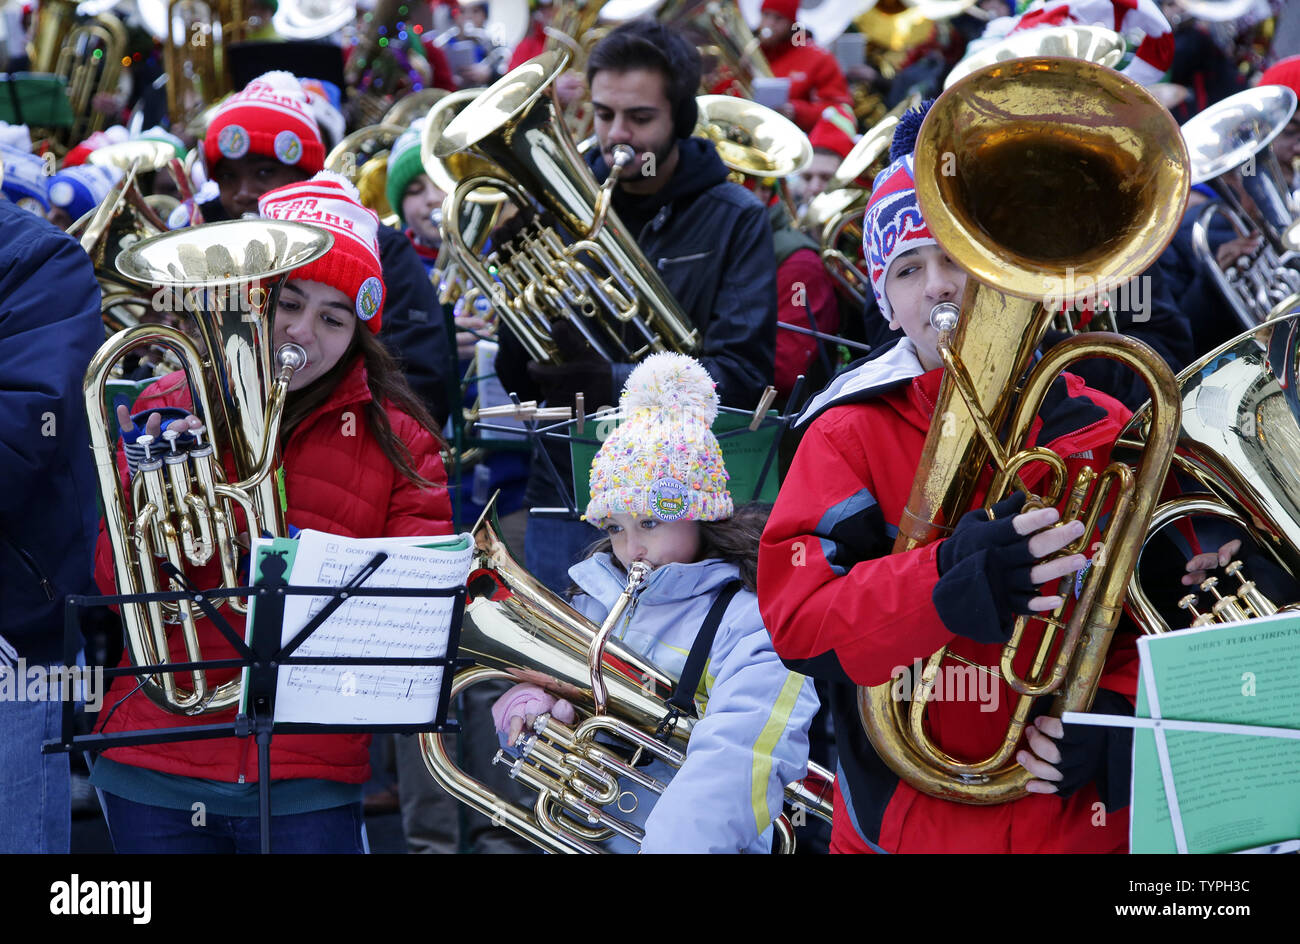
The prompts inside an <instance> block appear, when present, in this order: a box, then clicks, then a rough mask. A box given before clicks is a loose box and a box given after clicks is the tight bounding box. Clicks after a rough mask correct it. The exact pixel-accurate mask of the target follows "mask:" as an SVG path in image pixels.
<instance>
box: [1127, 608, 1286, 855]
mask: <svg viewBox="0 0 1300 944" xmlns="http://www.w3.org/2000/svg"><path fill="white" fill-rule="evenodd" d="M1138 647H1139V652H1140V653H1141V656H1142V664H1143V667H1142V675H1141V677H1140V678H1139V680H1138V703H1137V712H1136V714H1137V717H1139V718H1153V717H1158V718H1161V719H1178V720H1182V721H1199V722H1218V723H1223V724H1234V725H1245V726H1252V727H1257V728H1269V729H1272V732H1271V733H1272V735H1273V736H1260V734H1262V733H1263V732H1259V733H1257V734H1247V733H1245V732H1238V733H1209V732H1204V731H1180V730H1169V729H1167V728H1163V729H1160V730H1158V731H1157V730H1153V729H1152V728H1149V727H1147V728H1142V727H1139V728H1137V730H1136V731H1135V732H1134V753H1133V807H1132V824H1131V827H1130V835H1131V848H1132V851H1133V852H1134V853H1139V852H1155V853H1162V852H1163V853H1168V852H1177V851H1179V847H1178V841H1177V838H1176V832H1175V814H1174V812H1173V811H1171V808H1170V803H1169V801H1168V797H1167V795H1166V791H1165V776H1166V771H1165V770H1164V769H1163V768H1162V763H1161V755H1162V753H1165V754H1166V755H1167V758H1168V770H1167V774H1168V776H1169V777H1170V778H1171V780H1172V783H1173V793H1174V796H1175V798H1176V813H1177V817H1178V820H1179V821H1180V822H1181V826H1182V833H1183V836H1184V837H1185V846H1186V851H1188V852H1205V853H1216V852H1237V851H1240V850H1243V849H1254V848H1258V847H1261V846H1267V845H1269V844H1272V843H1279V842H1285V841H1287V840H1291V839H1295V838H1297V837H1300V616H1295V615H1290V614H1281V615H1278V616H1275V617H1270V618H1267V619H1258V620H1251V621H1248V622H1244V623H1229V624H1225V625H1218V626H1212V627H1206V628H1202V629H1191V630H1183V631H1180V632H1175V633H1168V634H1162V635H1156V636H1145V637H1142V638H1141V639H1140V640H1139V641H1138ZM1153 694H1154V698H1153V697H1152V696H1153ZM1153 704H1154V705H1157V706H1158V709H1159V710H1158V711H1157V712H1153V711H1152V706H1153ZM1277 729H1284V730H1282V731H1279V730H1277ZM1288 732H1289V734H1290V735H1291V736H1288ZM1162 739H1163V744H1164V748H1165V750H1164V751H1162V749H1161V744H1160V741H1161V740H1162Z"/></svg>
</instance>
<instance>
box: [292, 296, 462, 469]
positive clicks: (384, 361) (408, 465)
mask: <svg viewBox="0 0 1300 944" xmlns="http://www.w3.org/2000/svg"><path fill="white" fill-rule="evenodd" d="M357 357H360V358H361V359H362V361H363V362H364V364H365V368H366V383H367V385H368V386H369V387H370V396H371V398H372V399H371V400H370V402H368V403H367V404H366V408H365V416H366V426H367V427H369V429H370V433H371V435H372V436H374V437H375V441H376V442H378V443H379V448H380V449H382V450H383V452H384V455H385V456H387V457H388V461H389V462H391V463H392V464H393V466H394V468H396V469H397V471H398V472H400V473H401V474H402V475H404V476H405V477H406V478H408V479H410V480H411V481H412V482H414V483H415V484H416V485H422V486H434V485H436V484H437V483H435V482H430V481H429V480H428V479H426V478H424V477H423V476H422V475H420V473H418V472H416V471H415V465H414V462H415V457H414V456H412V455H411V450H410V449H409V448H408V447H407V445H406V443H404V442H403V441H402V440H401V438H400V437H399V436H397V435H396V434H394V432H393V425H392V423H391V422H389V419H388V411H387V407H388V406H390V405H391V406H394V407H396V408H397V409H399V410H401V411H402V412H403V413H405V414H406V415H407V416H409V417H411V419H413V420H415V421H416V422H417V423H419V424H420V425H421V426H423V427H424V428H425V429H427V430H428V431H429V433H430V434H431V435H432V436H433V440H434V443H435V444H436V445H437V446H438V447H439V448H441V447H442V444H443V443H442V437H441V436H439V435H438V424H437V422H436V421H435V420H434V418H433V417H432V416H431V415H430V414H429V410H428V407H426V406H425V405H424V403H423V402H422V401H421V400H420V398H419V397H418V396H417V395H416V393H415V391H414V390H412V389H411V385H410V384H408V383H407V382H406V377H404V376H403V375H402V371H401V369H400V368H399V367H398V366H397V361H396V359H394V357H393V355H392V354H390V353H389V352H388V348H386V347H384V343H383V342H382V341H380V340H379V338H377V337H376V336H375V335H374V334H372V333H371V331H370V329H369V328H367V327H366V326H365V325H364V324H363V323H362V322H360V321H358V322H357V323H356V330H355V331H354V332H353V335H352V343H351V344H349V345H348V349H347V350H346V351H345V352H344V353H343V356H342V357H340V358H339V360H338V363H337V364H335V365H334V366H333V367H331V368H330V369H329V370H328V371H326V372H325V373H324V374H322V375H321V376H320V377H318V378H316V380H315V381H313V382H312V383H311V384H309V385H308V386H306V387H303V388H302V389H301V390H297V391H294V392H293V393H291V394H289V396H288V397H287V398H286V399H285V408H284V419H283V421H282V423H281V427H280V430H281V436H282V437H284V438H288V436H289V433H290V432H292V430H293V428H294V427H295V426H297V425H298V424H299V423H301V422H302V421H303V420H305V419H306V418H307V417H308V416H310V415H311V414H312V413H313V412H314V411H315V410H316V409H317V408H318V407H320V405H321V404H322V403H324V402H325V401H326V400H328V399H329V397H330V395H331V394H332V393H333V392H334V388H335V387H336V386H338V384H339V381H341V380H342V379H343V378H344V377H345V376H347V374H348V372H349V371H350V370H352V368H353V365H354V364H355V362H356V359H357Z"/></svg>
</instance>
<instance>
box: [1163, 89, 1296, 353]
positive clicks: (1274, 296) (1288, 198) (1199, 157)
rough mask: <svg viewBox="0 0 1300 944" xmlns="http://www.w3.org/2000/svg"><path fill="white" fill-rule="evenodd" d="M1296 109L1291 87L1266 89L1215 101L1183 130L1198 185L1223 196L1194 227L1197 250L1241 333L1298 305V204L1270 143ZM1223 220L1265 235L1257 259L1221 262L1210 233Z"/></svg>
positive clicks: (1243, 230) (1241, 230)
mask: <svg viewBox="0 0 1300 944" xmlns="http://www.w3.org/2000/svg"><path fill="white" fill-rule="evenodd" d="M1295 110H1296V94H1295V92H1293V91H1292V90H1291V89H1289V88H1287V87H1286V86H1282V85H1267V86H1260V87H1258V88H1253V89H1247V90H1246V91H1244V92H1238V93H1237V94H1236V95H1231V96H1229V97H1228V98H1225V99H1223V100H1222V101H1220V102H1216V103H1215V104H1214V105H1211V106H1210V107H1209V108H1206V109H1205V110H1204V111H1202V112H1200V113H1199V114H1197V115H1196V116H1195V117H1193V118H1192V119H1190V120H1189V121H1188V122H1187V123H1186V124H1184V125H1183V127H1182V133H1183V139H1184V140H1185V141H1186V142H1187V149H1188V152H1189V153H1190V154H1191V155H1192V181H1193V183H1209V184H1210V185H1211V186H1212V187H1213V188H1214V190H1215V192H1216V193H1217V194H1218V195H1219V200H1218V201H1214V202H1211V203H1209V204H1208V205H1206V207H1205V208H1204V209H1202V210H1201V211H1200V215H1199V216H1198V217H1197V219H1196V222H1195V223H1194V224H1193V228H1192V246H1193V248H1194V250H1195V252H1196V256H1197V258H1198V259H1199V260H1200V262H1201V265H1202V266H1204V267H1205V268H1206V269H1207V270H1208V271H1209V272H1210V274H1211V275H1212V276H1213V278H1214V281H1215V283H1216V284H1217V285H1218V287H1219V291H1220V292H1222V294H1223V298H1224V300H1225V301H1226V302H1227V303H1228V306H1229V307H1230V308H1231V309H1232V311H1233V314H1234V315H1235V316H1236V317H1237V320H1238V321H1239V322H1240V323H1241V327H1242V329H1243V330H1249V329H1250V328H1253V327H1254V326H1255V325H1257V324H1259V323H1260V322H1263V321H1267V320H1268V319H1269V318H1272V317H1274V316H1276V315H1278V314H1281V313H1283V312H1286V311H1289V310H1290V309H1291V308H1292V307H1293V306H1294V305H1295V303H1296V302H1297V301H1300V204H1297V202H1296V201H1295V200H1294V199H1293V196H1292V193H1291V189H1290V187H1289V186H1288V185H1287V183H1286V179H1285V178H1284V177H1283V175H1282V169H1281V167H1280V166H1279V165H1278V161H1277V158H1276V156H1274V154H1273V148H1272V146H1271V145H1272V142H1273V139H1274V138H1276V137H1277V136H1278V135H1279V134H1281V132H1282V129H1283V128H1285V127H1286V126H1287V123H1288V122H1289V121H1290V120H1291V117H1292V116H1293V115H1294V114H1295ZM1239 191H1240V193H1242V194H1245V195H1246V196H1248V197H1249V198H1250V200H1251V202H1252V203H1253V205H1254V209H1255V211H1256V212H1255V213H1253V214H1252V213H1249V212H1248V209H1247V207H1246V205H1245V202H1244V201H1243V200H1242V198H1241V196H1240V195H1239ZM1220 215H1221V216H1223V217H1224V218H1226V219H1227V220H1228V222H1229V223H1230V224H1231V225H1232V227H1233V229H1234V230H1235V232H1236V234H1237V235H1238V236H1249V235H1254V234H1259V235H1260V236H1262V237H1263V238H1262V240H1261V245H1260V247H1259V249H1258V250H1257V252H1256V253H1255V255H1254V257H1253V258H1250V259H1247V260H1244V261H1238V262H1234V263H1232V264H1230V265H1228V266H1227V267H1224V266H1220V265H1219V262H1218V258H1217V257H1216V254H1215V252H1214V251H1213V250H1212V249H1211V248H1210V240H1209V230H1210V226H1211V224H1212V223H1213V221H1214V218H1215V217H1216V216H1220Z"/></svg>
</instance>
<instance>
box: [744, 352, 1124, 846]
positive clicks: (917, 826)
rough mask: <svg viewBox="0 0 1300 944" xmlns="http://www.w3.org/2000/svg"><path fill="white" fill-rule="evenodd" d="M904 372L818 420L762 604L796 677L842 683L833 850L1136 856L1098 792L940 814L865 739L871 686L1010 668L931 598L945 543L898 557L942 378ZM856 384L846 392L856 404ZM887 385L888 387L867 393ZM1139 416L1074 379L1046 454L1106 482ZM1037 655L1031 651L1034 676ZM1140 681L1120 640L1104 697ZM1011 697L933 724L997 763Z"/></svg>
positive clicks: (942, 705) (1044, 416)
mask: <svg viewBox="0 0 1300 944" xmlns="http://www.w3.org/2000/svg"><path fill="white" fill-rule="evenodd" d="M895 350H896V351H897V350H898V349H897V348H896V349H895ZM891 361H892V362H893V363H894V365H897V364H899V363H900V359H899V358H891V357H890V356H886V357H881V358H879V359H878V360H877V361H872V362H868V363H867V365H866V368H864V369H860V370H859V371H858V372H856V373H857V374H858V375H859V385H858V391H857V393H856V395H853V394H845V395H842V396H840V397H838V400H839V402H844V401H845V400H850V401H853V400H857V401H860V400H861V399H862V398H864V397H865V398H868V399H867V401H866V402H852V403H851V405H834V406H831V407H830V408H829V409H826V410H825V412H824V413H822V414H821V415H820V416H819V417H818V418H816V419H815V420H814V421H813V422H812V424H811V427H810V428H809V429H808V431H807V433H806V434H805V436H804V438H803V440H802V441H801V443H800V445H799V451H798V453H797V455H796V456H795V459H794V463H793V465H792V466H791V468H790V471H789V473H788V474H787V476H786V479H785V481H786V486H785V487H784V488H782V490H781V493H780V495H779V496H778V498H777V501H776V506H775V507H774V509H773V511H772V515H771V518H770V519H769V521H768V525H767V528H766V530H765V531H764V533H763V538H762V543H761V547H760V552H759V580H758V596H759V605H760V608H761V610H762V614H763V621H764V622H765V623H766V625H767V627H768V630H769V631H770V632H771V634H772V641H773V645H774V648H775V649H776V652H777V654H778V655H779V656H780V657H781V658H782V660H783V661H785V663H786V664H787V665H788V666H789V667H790V668H791V669H794V670H795V671H799V672H803V673H805V674H808V675H813V676H816V677H821V678H824V679H827V680H829V681H830V682H832V683H833V684H832V685H831V686H830V689H831V697H830V705H831V711H832V714H833V716H834V718H835V729H836V741H837V746H838V748H839V751H840V764H841V769H840V776H839V778H838V782H837V788H838V789H837V809H836V821H835V826H834V829H833V839H832V849H833V850H835V849H840V850H850V849H852V850H861V851H866V849H867V846H866V843H865V842H864V841H863V840H864V839H866V840H870V841H871V842H873V843H875V844H876V845H878V846H879V847H881V848H883V849H884V850H886V851H891V852H894V851H898V852H1054V851H1075V852H1108V851H1114V852H1119V851H1125V850H1126V849H1127V836H1128V812H1127V810H1126V809H1125V810H1120V811H1117V812H1111V813H1107V814H1106V815H1105V817H1104V818H1105V825H1104V826H1099V825H1096V824H1095V820H1096V817H1097V814H1096V813H1095V811H1094V808H1093V804H1095V803H1096V802H1097V800H1098V796H1097V791H1096V788H1095V787H1094V786H1093V785H1092V784H1088V785H1087V786H1085V787H1083V788H1082V789H1080V790H1079V791H1078V792H1076V793H1075V794H1074V795H1073V796H1072V797H1070V798H1069V799H1066V800H1061V799H1059V798H1057V797H1054V796H1029V797H1026V798H1024V799H1021V800H1018V801H1016V802H1013V803H1007V804H1002V805H999V806H983V807H980V806H968V805H965V804H960V803H953V802H949V801H944V800H939V799H935V798H933V797H929V796H927V795H924V794H922V793H919V792H918V791H916V790H915V789H913V788H912V787H911V786H909V785H908V784H906V783H905V782H903V781H901V780H900V779H899V778H898V777H897V776H896V775H895V774H894V773H893V772H892V771H890V770H889V768H888V767H886V766H885V765H884V763H883V762H882V761H881V760H880V759H879V757H878V756H877V755H876V753H875V751H874V749H873V748H872V747H871V744H870V743H869V742H868V740H867V738H866V736H865V734H864V732H863V729H862V726H861V723H860V721H859V720H858V712H857V704H856V698H855V687H856V686H858V685H876V684H880V683H883V682H886V681H888V680H889V679H890V678H891V677H892V676H894V675H895V674H896V672H897V670H898V669H899V667H905V666H911V665H912V664H913V662H914V660H916V659H921V660H922V661H924V660H926V659H928V657H929V656H930V655H931V654H932V653H934V652H935V651H937V650H938V649H940V648H941V647H942V646H944V645H948V646H949V647H950V649H949V652H950V653H955V654H957V655H959V656H961V657H963V658H964V659H968V660H970V661H971V662H973V663H975V664H977V665H989V666H996V665H997V664H998V659H999V655H1000V651H1001V647H1000V646H992V645H986V644H979V643H975V642H973V641H971V640H969V639H965V638H964V637H960V636H955V635H953V634H952V633H950V632H949V631H948V630H947V628H946V627H945V626H944V624H943V623H942V621H941V620H940V619H939V616H938V614H937V613H936V611H935V607H934V604H933V602H932V599H931V595H932V592H933V590H934V586H935V583H936V582H937V581H938V579H939V574H938V570H937V567H936V563H935V558H936V554H937V550H938V546H939V545H938V543H935V544H931V545H929V546H927V547H924V548H920V549H918V550H915V551H911V552H908V553H905V554H891V553H890V550H891V548H892V545H893V539H894V536H895V535H896V534H897V523H898V521H899V518H900V516H901V513H902V510H903V508H904V506H905V505H906V503H907V499H908V497H909V494H910V492H911V488H912V481H913V478H914V476H915V474H916V466H917V462H918V461H919V458H920V453H921V448H922V444H923V443H924V440H925V436H926V433H927V431H928V429H929V425H930V418H931V415H932V413H933V405H934V402H935V397H936V395H937V393H938V389H939V381H940V379H941V375H942V372H941V371H938V370H935V371H930V372H929V373H926V374H922V375H921V376H912V377H910V379H909V378H908V372H907V371H906V370H893V371H891V370H890V369H889V367H890V362H891ZM873 365H874V366H873ZM873 370H874V371H875V373H874V375H872V374H871V373H870V372H871V371H873ZM854 373H855V372H850V373H849V374H847V375H841V377H840V378H839V379H837V381H836V383H835V384H834V385H833V389H837V390H839V391H841V392H845V391H852V390H853V389H854ZM873 376H874V378H876V380H873V382H874V383H875V385H874V386H872V384H871V383H861V378H862V377H868V378H870V377H873ZM832 402H835V398H832ZM816 408H817V407H814V409H816ZM821 408H825V407H824V404H822V405H821ZM1127 416H1128V413H1127V411H1126V410H1125V409H1124V407H1123V406H1121V405H1120V404H1119V403H1118V402H1117V401H1115V400H1113V399H1111V398H1110V397H1107V396H1106V395H1104V394H1101V393H1098V392H1097V391H1094V390H1090V389H1088V388H1087V387H1085V386H1084V384H1083V381H1081V380H1080V379H1079V378H1077V377H1074V376H1072V375H1068V374H1067V375H1066V376H1065V378H1064V380H1058V381H1057V383H1056V384H1055V386H1054V387H1053V394H1052V396H1050V397H1049V398H1048V400H1047V402H1046V404H1045V406H1044V409H1043V412H1042V413H1041V414H1040V419H1039V420H1037V421H1036V422H1035V426H1034V430H1033V436H1034V441H1035V442H1037V441H1038V438H1039V436H1040V435H1042V438H1043V439H1045V440H1046V442H1047V445H1049V446H1050V447H1051V448H1052V450H1053V451H1055V452H1057V453H1058V454H1060V455H1062V456H1066V457H1068V458H1067V466H1068V467H1069V469H1070V474H1071V476H1073V475H1074V473H1075V472H1077V471H1078V469H1079V467H1081V466H1083V465H1085V464H1086V465H1091V466H1093V467H1094V468H1096V469H1098V470H1100V469H1101V468H1103V467H1104V466H1105V465H1106V463H1107V462H1108V461H1109V460H1108V456H1109V449H1110V445H1111V443H1112V442H1113V440H1114V439H1115V437H1116V435H1117V433H1118V431H1119V430H1120V429H1121V428H1122V426H1123V424H1124V422H1125V421H1126V419H1127ZM1044 422H1046V423H1048V424H1049V429H1048V431H1047V432H1046V433H1044V432H1043V424H1044ZM1041 475H1042V467H1041V465H1040V466H1034V467H1031V468H1030V470H1027V472H1026V481H1027V484H1028V485H1029V487H1030V488H1034V487H1035V486H1036V485H1038V484H1039V480H1040V478H1041ZM796 485H797V487H795V486H796ZM986 485H987V473H986V482H985V486H986ZM1031 632H1032V631H1031ZM1029 648H1030V647H1025V646H1022V648H1021V656H1022V659H1023V661H1024V662H1027V661H1028V656H1029V653H1028V652H1027V651H1026V650H1027V649H1029ZM950 661H951V660H950ZM1017 667H1018V668H1019V669H1020V670H1021V671H1022V672H1023V671H1024V668H1025V666H1024V665H1022V664H1021V663H1020V662H1018V663H1017ZM1136 669H1137V666H1136V653H1135V647H1134V642H1133V638H1132V637H1131V636H1127V635H1122V634H1120V633H1117V634H1116V636H1115V640H1114V642H1113V643H1112V646H1111V650H1110V654H1109V656H1108V660H1107V665H1106V670H1105V673H1104V674H1103V676H1102V680H1101V685H1102V687H1104V688H1108V689H1111V690H1113V691H1116V692H1119V693H1120V694H1122V695H1126V696H1128V697H1130V698H1131V697H1132V696H1133V694H1134V692H1135V683H1136ZM995 691H996V694H997V696H998V697H997V698H996V702H995V704H996V708H995V709H994V710H989V708H990V707H991V706H990V704H988V703H987V702H986V703H981V702H979V701H978V700H976V699H962V700H952V701H938V702H935V703H932V704H931V706H930V711H929V714H928V718H929V726H930V729H931V733H932V735H933V736H934V737H935V739H936V740H937V742H938V744H939V745H940V747H941V748H942V749H943V750H945V751H946V752H947V753H949V754H953V755H955V756H958V757H963V758H967V759H971V758H975V757H984V756H987V755H988V754H991V753H993V751H994V749H995V748H996V746H997V745H998V743H1000V741H1001V740H1002V737H1003V734H1004V732H1005V729H1006V721H1007V718H1008V717H1009V715H1010V713H1011V711H1012V709H1013V707H1014V698H1015V697H1016V696H1015V693H1014V692H1012V691H1011V690H1010V689H1009V688H1006V687H1005V686H1004V685H1002V684H1001V683H998V686H997V690H995ZM1098 809H1100V807H1098Z"/></svg>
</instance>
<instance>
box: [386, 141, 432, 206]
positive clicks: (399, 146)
mask: <svg viewBox="0 0 1300 944" xmlns="http://www.w3.org/2000/svg"><path fill="white" fill-rule="evenodd" d="M423 131H424V119H423V118H420V119H417V120H416V121H415V122H414V123H413V124H412V125H411V127H409V128H407V129H406V131H405V132H404V133H403V134H402V136H401V137H400V138H398V139H397V140H396V141H394V142H393V148H392V150H391V151H389V152H388V186H387V195H388V205H389V206H390V207H392V208H393V212H394V213H396V214H397V215H398V217H399V218H400V219H401V221H402V225H403V226H405V225H406V216H405V215H404V214H403V213H402V194H404V193H406V188H407V187H408V186H409V185H410V183H411V181H412V180H414V179H415V176H416V174H423V173H424V165H423V164H422V163H420V135H421V133H422V132H423Z"/></svg>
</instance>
